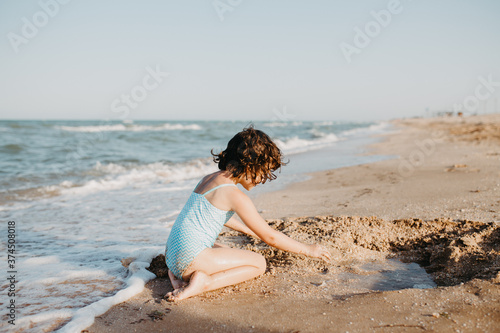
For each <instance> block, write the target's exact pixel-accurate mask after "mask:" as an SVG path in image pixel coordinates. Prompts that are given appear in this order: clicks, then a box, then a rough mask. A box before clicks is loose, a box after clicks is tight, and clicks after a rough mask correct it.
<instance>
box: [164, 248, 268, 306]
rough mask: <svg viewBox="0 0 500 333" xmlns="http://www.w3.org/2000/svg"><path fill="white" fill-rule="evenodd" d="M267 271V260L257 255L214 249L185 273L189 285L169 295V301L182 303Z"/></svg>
mask: <svg viewBox="0 0 500 333" xmlns="http://www.w3.org/2000/svg"><path fill="white" fill-rule="evenodd" d="M265 271H266V259H265V258H264V257H263V256H262V255H260V254H258V253H255V252H252V251H248V250H240V249H233V248H228V247H219V248H217V247H214V248H210V249H205V250H203V251H201V253H200V254H199V255H198V256H197V257H196V259H195V260H194V261H193V262H192V263H191V265H190V266H189V267H188V269H187V270H186V271H185V272H184V275H183V279H184V280H188V279H189V285H187V286H186V287H182V288H179V289H176V290H174V291H173V292H169V293H167V295H166V296H167V299H168V300H169V301H174V302H175V301H180V300H183V299H185V298H188V297H191V296H195V295H198V294H201V293H203V292H206V291H210V290H215V289H219V288H222V287H226V286H230V285H233V284H237V283H240V282H243V281H246V280H249V279H252V278H254V277H257V276H259V275H261V274H264V272H265Z"/></svg>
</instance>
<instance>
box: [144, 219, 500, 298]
mask: <svg viewBox="0 0 500 333" xmlns="http://www.w3.org/2000/svg"><path fill="white" fill-rule="evenodd" d="M267 222H268V223H269V225H270V226H271V227H273V228H275V229H277V230H279V231H281V232H283V233H284V234H286V235H288V236H290V237H291V238H293V239H296V240H298V241H301V242H304V243H308V244H313V243H318V244H321V245H323V246H325V247H326V248H328V249H329V250H330V252H331V254H332V258H333V260H332V262H331V263H326V262H323V261H321V260H318V259H313V258H308V257H306V256H303V255H297V254H294V253H290V252H284V251H281V250H277V249H275V248H272V247H269V246H268V245H267V244H265V243H264V242H262V241H260V240H257V239H255V238H251V237H247V236H244V235H242V234H241V233H238V232H236V231H223V232H222V233H221V235H220V237H219V240H218V241H220V242H223V243H225V244H227V245H229V246H231V247H236V248H241V249H247V250H252V251H255V252H258V253H261V254H263V255H264V256H265V257H266V260H267V266H268V270H267V273H266V275H267V277H268V278H273V279H272V280H273V286H272V289H270V291H269V292H270V293H275V294H280V293H286V294H290V293H293V294H294V295H295V296H299V297H300V296H301V295H303V296H304V297H311V296H312V295H315V297H327V298H328V297H334V298H335V297H343V296H346V295H352V294H358V293H366V292H372V291H385V290H398V289H406V288H432V287H435V286H436V285H437V286H452V285H457V284H460V283H462V282H467V281H469V280H472V279H476V278H477V279H485V280H490V281H492V282H494V283H500V273H499V271H500V256H499V254H500V229H499V225H498V224H496V223H493V222H491V223H482V222H472V221H458V222H455V221H451V220H447V219H435V220H434V221H422V220H420V219H405V220H394V221H385V220H382V219H378V218H376V217H356V216H354V217H345V216H342V217H334V216H316V217H305V218H287V219H275V220H267ZM160 257H161V256H159V257H157V258H155V260H154V261H153V263H152V264H151V267H150V270H151V271H152V272H153V273H155V274H156V275H157V276H158V277H166V267H164V266H165V264H164V259H163V260H162V259H161V258H160ZM258 281H259V279H256V280H252V281H249V282H248V283H249V285H248V287H250V288H251V289H253V290H255V289H257V290H258V289H259V286H257V285H256V286H253V287H252V286H251V285H253V284H260V283H259V282H258ZM268 282H269V281H268ZM262 283H263V285H262V289H266V290H267V289H269V286H268V285H266V284H265V283H264V281H262ZM228 288H230V287H228ZM235 290H238V289H237V288H236V289H235ZM257 290H255V291H257ZM266 292H267V291H266Z"/></svg>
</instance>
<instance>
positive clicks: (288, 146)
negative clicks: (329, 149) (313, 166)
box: [275, 133, 340, 154]
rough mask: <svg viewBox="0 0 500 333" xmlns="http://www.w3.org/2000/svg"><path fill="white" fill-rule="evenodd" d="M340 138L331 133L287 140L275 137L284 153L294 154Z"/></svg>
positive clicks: (328, 143)
mask: <svg viewBox="0 0 500 333" xmlns="http://www.w3.org/2000/svg"><path fill="white" fill-rule="evenodd" d="M339 140H340V139H339V138H338V137H337V136H336V135H335V134H333V133H330V134H323V135H319V134H318V135H316V137H315V138H314V139H309V140H307V139H301V138H299V137H296V136H294V137H292V138H289V139H287V140H284V141H282V140H280V139H275V142H276V144H277V145H278V147H279V148H280V149H281V150H283V151H284V152H285V153H286V154H295V153H300V152H304V151H308V150H312V149H319V148H322V147H325V146H327V145H330V144H332V143H335V142H337V141H339Z"/></svg>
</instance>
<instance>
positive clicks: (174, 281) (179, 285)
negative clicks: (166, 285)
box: [168, 269, 188, 290]
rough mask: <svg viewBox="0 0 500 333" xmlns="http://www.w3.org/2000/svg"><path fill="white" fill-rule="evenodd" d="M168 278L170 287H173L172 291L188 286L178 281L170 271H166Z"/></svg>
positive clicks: (182, 281)
mask: <svg viewBox="0 0 500 333" xmlns="http://www.w3.org/2000/svg"><path fill="white" fill-rule="evenodd" d="M168 277H169V278H170V283H172V287H174V290H175V289H179V288H182V287H185V286H187V284H188V283H187V282H185V281H184V280H180V279H178V278H177V277H176V276H175V275H174V273H172V271H171V270H170V269H169V270H168Z"/></svg>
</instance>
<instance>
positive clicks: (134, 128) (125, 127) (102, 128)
mask: <svg viewBox="0 0 500 333" xmlns="http://www.w3.org/2000/svg"><path fill="white" fill-rule="evenodd" d="M56 128H58V129H61V130H63V131H70V132H87V133H92V132H116V131H131V132H144V131H170V130H201V126H200V125H198V124H189V125H183V124H170V123H165V124H162V125H156V126H148V125H138V124H114V125H98V126H56Z"/></svg>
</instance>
